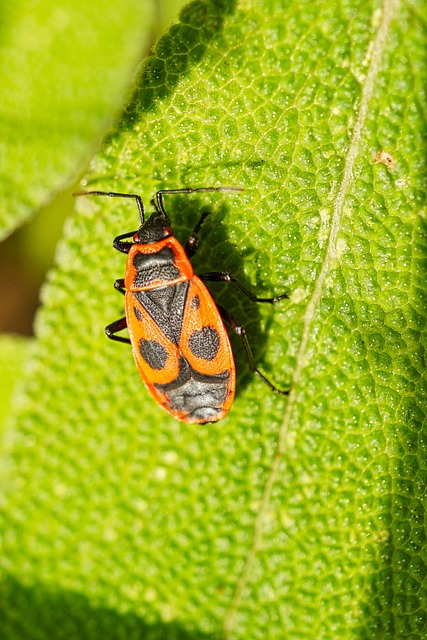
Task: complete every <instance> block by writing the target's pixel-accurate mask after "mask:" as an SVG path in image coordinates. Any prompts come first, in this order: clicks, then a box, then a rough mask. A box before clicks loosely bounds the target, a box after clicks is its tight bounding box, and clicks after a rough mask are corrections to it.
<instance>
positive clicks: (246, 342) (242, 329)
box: [217, 304, 289, 396]
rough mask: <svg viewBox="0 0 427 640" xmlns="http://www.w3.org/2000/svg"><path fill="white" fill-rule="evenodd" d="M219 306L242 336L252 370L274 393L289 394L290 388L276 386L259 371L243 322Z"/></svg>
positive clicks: (228, 321) (222, 314)
mask: <svg viewBox="0 0 427 640" xmlns="http://www.w3.org/2000/svg"><path fill="white" fill-rule="evenodd" d="M217 307H218V309H219V312H220V314H221V316H222V317H223V318H224V320H225V321H226V322H227V324H228V325H230V327H231V329H232V331H234V333H235V334H237V335H238V336H239V337H240V338H241V340H242V342H243V346H244V348H245V351H246V357H247V359H248V362H249V367H250V369H251V371H253V372H254V373H255V374H256V375H257V376H259V377H260V378H261V380H263V382H265V384H266V385H267V386H268V387H269V388H270V389H271V390H272V391H274V393H278V394H279V395H281V396H287V395H288V394H289V389H283V390H282V389H278V388H277V387H275V386H274V384H273V383H272V382H270V380H268V378H266V377H265V375H264V374H263V373H261V371H259V369H257V368H256V366H255V360H254V357H253V355H252V349H251V345H250V344H249V340H248V336H247V335H246V330H245V327H244V326H243V325H241V324H237V322H236V321H235V319H234V318H233V316H232V315H231V313H229V312H228V311H227V309H225V308H224V307H222V306H221V305H220V304H217Z"/></svg>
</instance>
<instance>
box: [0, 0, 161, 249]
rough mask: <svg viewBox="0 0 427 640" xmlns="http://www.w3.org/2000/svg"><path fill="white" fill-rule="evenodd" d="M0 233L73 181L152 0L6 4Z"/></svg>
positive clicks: (116, 102) (144, 43)
mask: <svg viewBox="0 0 427 640" xmlns="http://www.w3.org/2000/svg"><path fill="white" fill-rule="evenodd" d="M0 10H1V32H0V42H1V47H0V80H1V87H2V91H1V103H0V203H1V204H0V237H3V236H4V235H6V233H8V232H10V231H12V230H13V229H14V228H15V227H16V226H17V225H18V224H20V223H22V222H23V221H24V220H25V219H26V218H27V217H28V216H29V215H30V214H31V213H33V212H34V210H35V209H37V208H39V207H41V206H43V205H44V204H46V202H48V201H49V200H50V199H51V198H52V196H53V194H54V193H55V192H56V191H57V190H59V189H61V188H63V187H64V186H65V185H66V184H68V183H69V182H71V181H72V180H73V179H76V175H77V172H78V171H79V170H81V167H82V163H83V162H84V160H85V157H86V156H87V155H88V153H89V151H90V149H91V147H93V146H94V144H97V142H98V138H99V136H100V135H101V134H102V131H103V129H104V128H105V126H106V124H107V123H108V122H109V120H110V119H111V115H112V111H113V109H115V108H117V107H119V106H120V104H121V101H122V100H123V90H124V88H125V87H126V85H127V84H128V83H129V77H130V74H131V73H132V71H133V70H134V68H135V65H136V63H137V60H138V56H139V55H140V54H141V52H142V51H144V50H147V48H148V47H149V45H150V38H151V26H152V20H153V3H152V2H151V0H142V1H141V0H124V1H123V2H121V3H120V11H118V10H117V6H116V5H115V4H114V3H111V2H103V1H101V0H91V2H77V1H76V0H66V1H65V2H61V3H60V4H59V5H58V3H53V2H52V0H41V1H40V0H16V1H14V2H1V3H0Z"/></svg>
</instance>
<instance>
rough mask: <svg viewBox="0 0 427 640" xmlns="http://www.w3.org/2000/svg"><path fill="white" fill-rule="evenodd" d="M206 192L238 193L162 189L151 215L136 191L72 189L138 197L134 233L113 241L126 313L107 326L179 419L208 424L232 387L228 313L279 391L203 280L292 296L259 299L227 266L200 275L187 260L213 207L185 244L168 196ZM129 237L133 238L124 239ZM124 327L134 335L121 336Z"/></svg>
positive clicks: (224, 406)
mask: <svg viewBox="0 0 427 640" xmlns="http://www.w3.org/2000/svg"><path fill="white" fill-rule="evenodd" d="M205 191H241V189H234V188H231V187H206V188H200V189H165V190H162V191H158V192H157V193H156V197H155V199H154V200H153V205H154V209H155V211H154V213H152V214H151V216H150V217H149V218H148V219H147V220H146V219H145V215H144V206H143V203H142V199H141V197H140V196H139V195H137V194H134V193H115V192H105V191H83V192H80V193H77V194H75V195H94V196H109V197H113V198H132V199H134V200H135V202H136V205H137V207H138V210H139V215H140V218H141V225H140V227H139V229H138V230H137V231H131V232H129V233H124V234H122V235H120V236H117V238H115V240H114V242H113V246H114V248H115V249H117V251H121V252H123V253H126V254H127V255H128V258H127V263H126V273H125V278H124V279H118V280H116V282H115V284H114V286H115V288H116V289H117V290H118V291H120V292H121V293H123V294H124V296H125V311H126V315H125V317H123V318H120V319H119V320H116V322H113V323H111V324H109V325H108V326H107V327H106V329H105V331H106V334H107V336H108V337H109V338H111V340H117V341H119V342H126V343H130V344H131V345H132V351H133V356H134V358H135V362H136V366H137V367H138V371H139V373H140V375H141V378H142V379H143V381H144V383H145V385H146V386H147V388H148V390H149V391H150V393H151V394H152V395H153V397H154V398H155V400H156V401H157V402H158V403H159V404H160V405H161V406H162V407H163V408H164V409H166V411H168V412H169V413H170V414H171V415H172V416H174V417H175V418H177V419H178V420H182V421H183V422H187V423H205V422H216V421H217V420H221V418H223V417H224V416H225V415H226V414H227V412H228V411H229V409H230V407H231V405H232V403H233V399H234V393H235V387H236V374H235V366H234V358H233V353H232V351H231V346H230V342H229V339H228V335H227V331H226V329H225V326H224V323H223V319H224V320H225V321H226V322H227V323H228V324H229V326H230V327H231V329H232V330H233V331H234V332H235V333H237V334H238V335H239V336H240V337H241V339H242V342H243V346H244V348H245V351H246V355H247V358H248V361H249V366H250V368H251V369H252V371H254V372H255V373H256V374H257V375H258V376H259V377H260V378H261V379H262V380H263V381H264V382H265V383H266V384H267V385H268V386H269V387H270V389H271V390H272V391H274V392H276V393H279V394H281V395H286V394H287V393H288V391H280V390H279V389H277V388H276V387H275V386H274V385H273V384H272V383H271V382H270V381H269V380H267V378H266V377H265V376H264V375H263V374H262V373H261V372H260V371H258V369H257V368H256V366H255V363H254V359H253V356H252V351H251V348H250V345H249V342H248V339H247V336H246V333H245V329H244V327H243V326H242V325H240V324H238V323H237V322H236V321H235V320H234V318H233V316H232V315H231V314H230V313H229V312H228V311H227V310H226V309H224V308H223V307H222V306H221V305H219V304H218V305H217V304H215V302H214V301H213V299H212V297H211V294H210V293H209V291H208V290H207V288H206V286H205V285H204V284H203V281H214V282H234V284H235V285H237V287H238V288H239V289H240V291H242V292H243V293H244V294H245V295H246V296H247V297H248V298H249V299H250V300H252V301H254V302H268V303H273V302H277V301H278V300H282V299H284V298H287V297H288V296H287V295H286V294H283V295H280V296H275V297H273V298H258V297H257V296H255V295H254V294H253V293H251V292H250V291H248V289H246V287H244V286H243V285H242V284H241V283H240V282H239V281H238V280H236V278H234V277H233V276H232V275H231V274H230V273H228V272H227V271H219V272H214V273H205V274H203V275H199V276H197V275H195V274H194V272H193V267H192V265H191V262H190V258H191V256H193V255H194V253H195V251H196V249H197V245H198V238H197V234H198V232H199V230H200V228H201V226H202V224H203V221H204V220H205V218H206V216H207V215H208V212H205V213H203V214H202V216H201V218H200V220H199V222H198V224H197V225H196V227H195V229H194V231H193V233H192V234H191V235H190V237H189V238H188V240H187V243H186V244H185V247H183V246H182V245H181V244H180V243H179V242H178V240H177V239H176V238H175V237H174V235H173V231H172V229H171V226H170V220H169V217H168V215H167V214H166V212H165V209H164V206H163V196H164V195H168V194H183V193H187V194H188V193H199V192H205ZM127 238H132V240H131V241H130V242H126V239H127ZM126 327H127V329H128V332H129V337H130V339H129V338H124V337H122V336H118V335H116V334H117V333H118V332H119V331H122V330H123V329H125V328H126Z"/></svg>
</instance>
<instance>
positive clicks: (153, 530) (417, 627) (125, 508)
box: [1, 0, 427, 640]
mask: <svg viewBox="0 0 427 640" xmlns="http://www.w3.org/2000/svg"><path fill="white" fill-rule="evenodd" d="M415 7H416V5H413V6H412V5H410V6H409V5H405V4H400V3H399V2H397V1H395V0H385V1H384V2H382V3H381V2H376V1H367V2H360V3H355V2H332V3H331V2H330V1H328V2H326V0H325V2H322V1H321V0H318V1H317V2H308V1H307V2H298V3H288V2H275V3H270V2H267V1H265V2H256V3H255V2H254V3H252V2H250V1H245V2H242V3H240V4H239V5H237V4H236V5H235V4H234V3H232V2H226V3H225V2H224V3H220V2H217V1H216V2H203V1H197V2H195V3H194V4H192V5H190V6H189V7H188V8H187V9H186V10H185V11H184V12H183V14H182V16H181V22H180V24H179V25H176V26H174V27H173V28H172V29H171V31H170V32H169V34H168V35H167V36H166V37H165V38H164V39H163V40H162V41H161V43H160V45H159V47H158V48H157V50H156V52H155V55H154V56H153V57H151V58H150V59H149V60H148V61H147V64H146V66H145V69H144V71H143V73H142V75H141V79H140V83H139V86H138V88H137V89H136V90H135V94H134V97H133V101H132V104H131V105H130V107H129V109H128V110H127V113H126V115H125V117H124V119H123V122H122V126H121V129H120V130H119V131H117V132H114V133H112V134H111V136H110V138H109V140H108V143H107V145H106V147H105V149H104V151H103V152H102V154H101V155H100V156H99V157H98V158H97V159H96V160H95V161H94V163H93V167H92V171H93V172H92V176H91V178H90V180H89V186H90V188H99V189H108V190H110V189H111V190H117V191H128V192H140V193H141V194H142V195H143V197H144V200H145V202H146V203H147V204H148V203H149V200H150V198H151V197H152V195H153V194H154V192H155V190H156V189H158V188H174V187H179V186H208V185H234V186H243V187H245V192H244V193H243V194H241V195H230V194H228V195H215V196H213V195H212V194H209V197H208V196H207V195H206V196H205V197H200V196H193V197H191V198H184V197H183V196H180V197H173V198H170V199H169V200H168V211H169V213H170V216H171V218H172V220H173V222H174V226H175V228H176V230H177V234H178V236H179V237H182V238H184V237H185V235H186V234H187V233H188V232H189V230H191V228H192V227H193V226H194V224H195V222H196V220H197V218H198V212H199V211H200V209H201V208H206V207H209V209H210V210H212V212H213V215H212V216H211V217H210V218H209V219H208V220H207V221H206V223H205V225H204V227H203V233H202V234H201V235H202V241H201V245H200V250H199V254H198V255H197V257H196V259H195V260H194V263H195V265H196V267H197V268H198V269H199V270H200V271H209V270H213V269H215V268H218V267H219V266H220V267H221V268H222V267H223V268H226V269H229V270H231V271H233V272H234V273H235V274H236V275H238V276H239V277H240V278H241V280H242V281H243V282H244V283H245V284H246V285H247V286H248V287H250V288H252V289H255V288H257V289H258V291H260V292H262V293H265V294H267V292H273V291H277V292H282V291H283V290H285V289H289V291H290V292H291V299H290V301H289V302H283V303H280V305H276V306H275V307H274V308H268V309H265V308H254V305H252V304H250V303H247V302H246V301H245V300H243V301H242V300H241V299H240V297H239V296H238V294H237V293H236V292H235V291H222V292H221V293H220V294H219V298H220V300H221V302H222V303H223V304H225V305H227V306H228V307H229V308H230V310H231V311H232V312H233V313H234V314H235V315H236V316H237V317H238V318H239V319H241V320H243V319H244V321H245V324H246V325H247V330H248V334H249V337H250V339H251V342H252V344H253V346H254V353H255V357H256V360H257V362H258V363H259V364H260V367H262V369H263V371H265V372H266V373H267V374H268V375H270V376H271V377H272V378H273V379H274V380H275V382H276V383H277V384H280V385H282V386H284V385H286V384H288V383H290V384H291V393H290V396H289V399H282V398H278V397H276V396H273V395H272V394H271V393H270V392H269V391H268V390H267V389H266V388H265V387H264V386H263V385H262V383H261V382H260V381H258V380H256V379H254V378H253V377H252V376H251V375H250V374H249V372H248V370H247V366H246V365H245V363H244V356H243V354H242V349H241V348H239V346H238V345H236V360H237V366H238V371H239V380H238V381H239V386H238V394H237V399H236V402H235V404H234V406H233V409H232V411H231V412H230V414H229V417H228V418H226V419H225V420H224V421H222V422H221V423H219V424H218V425H211V426H209V425H207V426H206V425H205V426H199V427H188V426H184V425H182V424H179V423H177V422H175V421H174V420H172V419H170V418H169V417H168V416H167V415H166V414H165V413H163V412H162V411H161V409H159V408H158V407H156V406H155V405H154V404H153V402H152V400H151V399H150V398H149V397H148V396H147V393H146V391H145V389H144V388H143V387H142V385H141V382H140V380H139V378H138V375H137V373H136V371H135V367H134V364H133V362H132V358H131V355H130V353H129V351H128V350H127V349H126V348H125V347H124V346H123V347H122V345H118V344H114V343H107V341H106V340H105V337H104V335H103V326H104V325H105V324H107V323H108V322H110V321H112V320H113V319H115V317H119V316H120V314H121V313H122V311H121V306H122V299H121V298H119V299H117V298H118V295H117V293H116V292H114V291H113V290H112V282H113V280H114V278H116V277H121V275H122V273H123V267H124V259H123V256H121V255H114V254H113V251H112V250H111V248H110V238H112V237H113V236H114V235H116V234H118V233H122V232H125V231H128V230H131V229H133V228H135V226H136V225H137V212H136V210H135V207H134V206H132V203H131V202H127V201H125V202H121V201H118V200H114V201H113V200H108V199H105V200H102V201H101V199H97V200H95V199H94V200H92V201H88V200H85V201H84V202H83V201H82V202H81V205H80V208H81V213H80V214H79V216H78V217H76V219H75V220H74V222H73V223H72V224H71V225H69V227H68V230H67V237H66V240H65V241H64V243H63V244H62V246H61V248H60V251H59V266H58V269H57V270H56V271H55V272H54V273H53V274H52V277H51V281H50V283H49V284H48V286H46V288H45V290H44V296H43V298H44V305H45V306H44V310H43V312H42V313H41V314H40V316H39V320H38V333H39V346H38V353H37V357H36V359H35V362H34V366H33V368H32V374H31V376H29V377H28V380H27V394H26V399H25V402H23V403H22V405H21V406H20V407H18V408H17V413H16V431H15V432H14V434H13V435H14V448H13V450H12V451H11V454H10V459H9V458H8V459H7V463H8V469H10V470H9V474H8V477H7V482H6V483H5V486H6V489H5V498H4V512H3V513H4V526H3V541H2V542H3V553H2V565H3V576H4V583H3V587H2V589H3V594H2V595H3V597H2V598H1V602H2V603H3V605H2V606H3V608H4V611H3V626H4V629H3V634H2V636H3V637H5V638H16V637H19V638H36V637H37V638H40V637H46V638H51V637H64V638H67V639H70V638H80V637H82V635H84V636H85V637H87V638H99V637H103V638H120V637H124V638H140V637H144V638H201V637H207V638H217V637H222V638H224V637H226V638H236V639H237V638H239V639H240V638H242V639H243V638H244V639H247V638H250V639H251V640H254V639H256V638H266V637H268V638H280V639H282V638H285V639H286V640H294V639H295V640H301V638H305V639H311V638H313V639H314V638H330V639H336V638H338V637H339V638H343V639H344V638H345V639H348V640H350V639H351V640H354V638H364V639H365V638H366V639H368V638H411V639H413V640H415V639H417V638H420V639H421V638H422V637H423V636H424V634H425V628H426V624H427V611H426V596H427V592H426V586H427V585H426V575H427V572H426V562H425V561H426V530H425V500H426V499H425V486H426V479H427V472H426V441H427V438H426V430H425V416H426V381H425V344H426V331H425V323H426V314H427V311H426V240H427V235H426V222H425V216H426V182H425V181H426V153H425V139H426V137H425V136H426V121H425V117H426V113H427V100H426V91H425V87H426V86H427V83H426V81H427V77H426V76H427V73H426V69H425V66H424V65H425V62H424V52H425V45H426V40H427V38H426V16H425V9H424V8H421V3H420V4H419V5H418V7H419V8H418V9H416V8H415ZM422 14H424V15H422ZM381 151H383V152H386V153H387V154H389V156H391V157H392V159H393V162H391V163H390V162H388V161H387V160H386V158H387V156H384V155H381V154H380V155H379V156H378V152H381ZM375 158H376V159H377V160H378V159H380V160H382V161H381V162H374V159H375ZM394 161H395V162H394ZM218 288H219V287H218ZM223 288H224V287H223ZM10 465H11V466H10ZM23 612H25V614H24V613H23ZM35 629H37V631H35Z"/></svg>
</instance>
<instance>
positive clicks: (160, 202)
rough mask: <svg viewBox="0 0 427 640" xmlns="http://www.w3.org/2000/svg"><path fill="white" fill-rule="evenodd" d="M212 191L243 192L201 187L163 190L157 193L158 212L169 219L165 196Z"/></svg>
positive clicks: (239, 189)
mask: <svg viewBox="0 0 427 640" xmlns="http://www.w3.org/2000/svg"><path fill="white" fill-rule="evenodd" d="M212 191H223V192H227V191H243V189H241V188H240V187H201V188H200V189H162V190H161V191H158V192H157V193H156V203H157V210H158V211H159V212H160V213H161V214H162V215H163V216H165V217H166V218H167V217H168V215H167V213H166V211H165V208H164V206H163V196H164V195H169V194H178V193H202V192H212Z"/></svg>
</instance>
